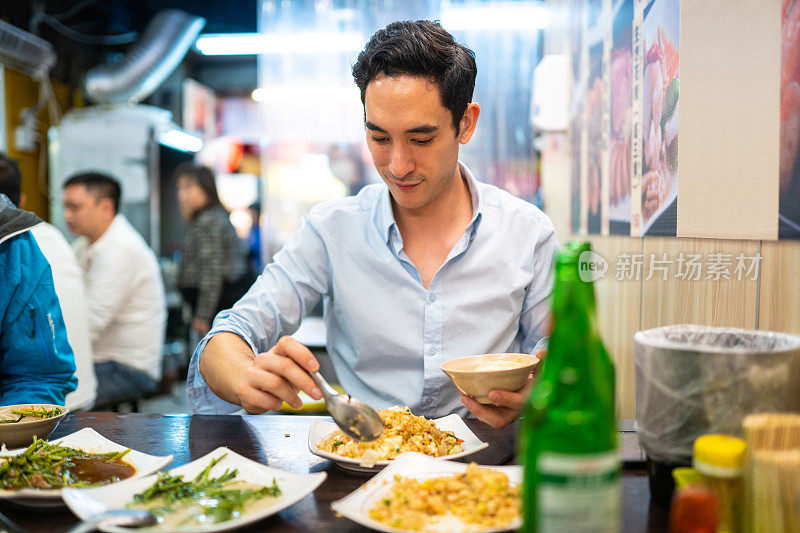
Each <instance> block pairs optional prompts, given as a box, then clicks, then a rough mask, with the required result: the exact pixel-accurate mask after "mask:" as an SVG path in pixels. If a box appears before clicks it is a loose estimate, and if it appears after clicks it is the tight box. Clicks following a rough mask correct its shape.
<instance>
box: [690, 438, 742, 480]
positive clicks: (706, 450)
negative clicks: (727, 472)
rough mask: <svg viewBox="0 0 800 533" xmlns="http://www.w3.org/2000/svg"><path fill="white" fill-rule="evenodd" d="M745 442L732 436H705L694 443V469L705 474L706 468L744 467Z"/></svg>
mask: <svg viewBox="0 0 800 533" xmlns="http://www.w3.org/2000/svg"><path fill="white" fill-rule="evenodd" d="M746 446H747V445H746V444H745V442H744V440H742V439H740V438H737V437H732V436H730V435H715V434H710V435H703V436H701V437H698V438H697V439H696V440H695V441H694V458H693V459H694V461H693V463H694V467H695V468H697V469H698V470H700V471H701V472H703V470H704V468H703V467H704V466H709V467H711V468H714V469H716V468H722V469H728V468H730V469H741V468H743V467H744V451H745V448H746Z"/></svg>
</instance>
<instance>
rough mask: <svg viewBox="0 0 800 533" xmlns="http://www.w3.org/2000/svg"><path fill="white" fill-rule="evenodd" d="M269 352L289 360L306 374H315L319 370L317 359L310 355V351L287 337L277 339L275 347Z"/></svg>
mask: <svg viewBox="0 0 800 533" xmlns="http://www.w3.org/2000/svg"><path fill="white" fill-rule="evenodd" d="M270 351H271V352H275V353H278V354H280V355H283V356H285V357H289V358H291V359H292V360H294V361H295V362H296V363H297V364H298V365H300V366H301V367H302V368H303V369H305V370H306V372H316V371H317V370H319V361H317V358H316V357H314V354H313V353H311V350H309V349H308V347H307V346H306V345H305V344H303V343H302V342H300V341H298V340H297V339H293V338H292V337H289V336H288V335H284V336H283V337H281V338H280V339H278V342H277V344H275V347H274V348H273V349H272V350H270Z"/></svg>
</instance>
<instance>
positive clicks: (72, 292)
mask: <svg viewBox="0 0 800 533" xmlns="http://www.w3.org/2000/svg"><path fill="white" fill-rule="evenodd" d="M0 194H5V195H6V196H8V198H9V199H10V200H11V202H12V203H14V205H16V206H17V207H19V208H23V207H24V206H25V195H24V194H22V174H21V173H20V170H19V166H18V165H17V163H16V162H15V161H14V160H12V159H9V158H8V157H6V156H5V155H4V154H2V153H0ZM30 232H31V234H32V235H33V237H34V239H36V243H37V244H38V245H39V249H40V250H41V251H42V253H43V254H44V257H45V259H47V262H48V263H49V264H50V268H51V271H52V275H53V283H54V285H55V290H56V295H58V301H59V303H60V307H61V313H62V315H63V318H64V324H65V325H66V327H67V340H68V341H69V345H70V346H71V347H72V351H73V353H74V354H75V366H76V367H77V371H76V372H75V375H76V376H77V377H78V388H77V389H76V390H74V391H73V392H70V393H69V394H68V395H67V400H66V406H67V407H68V408H69V409H70V410H71V411H76V410H89V409H91V407H92V405H94V399H95V397H96V396H97V379H96V378H95V375H94V360H93V357H92V344H91V341H90V339H89V327H88V325H87V323H86V298H85V295H84V288H83V275H82V273H81V269H80V267H78V261H77V260H76V259H75V252H73V251H72V248H71V247H70V245H69V243H68V242H67V239H66V238H65V237H64V235H63V234H62V233H61V231H59V230H58V229H57V228H56V227H55V226H52V225H50V224H48V223H47V222H41V223H39V224H37V225H36V226H33V228H31V230H30Z"/></svg>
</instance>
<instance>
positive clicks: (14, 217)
mask: <svg viewBox="0 0 800 533" xmlns="http://www.w3.org/2000/svg"><path fill="white" fill-rule="evenodd" d="M41 221H42V219H41V218H39V217H37V216H36V215H34V214H33V213H29V212H28V211H23V210H22V209H20V208H18V207H17V206H15V205H14V204H13V203H12V202H11V200H9V199H8V196H6V195H5V194H0V242H3V241H5V240H6V239H8V238H10V237H13V236H14V235H18V234H20V233H22V232H24V231H27V230H29V229H31V228H32V227H33V226H35V225H37V224H39V223H40V222H41Z"/></svg>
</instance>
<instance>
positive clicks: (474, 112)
mask: <svg viewBox="0 0 800 533" xmlns="http://www.w3.org/2000/svg"><path fill="white" fill-rule="evenodd" d="M480 114H481V106H479V105H478V104H476V103H475V102H470V103H469V104H468V105H467V109H466V110H464V115H463V116H462V117H461V122H459V123H458V142H460V143H461V144H467V143H468V142H469V140H470V139H471V138H472V134H473V133H475V126H476V125H477V124H478V116H479V115H480Z"/></svg>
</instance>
